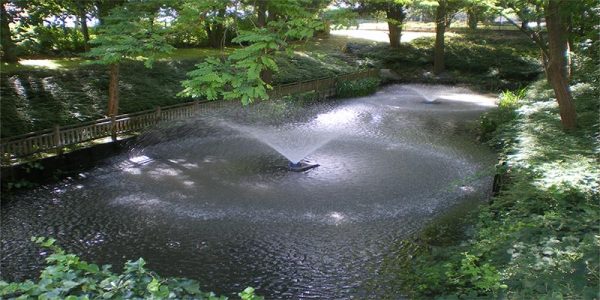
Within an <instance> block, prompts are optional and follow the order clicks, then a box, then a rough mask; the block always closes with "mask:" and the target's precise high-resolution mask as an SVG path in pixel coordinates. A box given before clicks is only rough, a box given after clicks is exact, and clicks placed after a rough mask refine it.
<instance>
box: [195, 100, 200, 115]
mask: <svg viewBox="0 0 600 300" xmlns="http://www.w3.org/2000/svg"><path fill="white" fill-rule="evenodd" d="M194 112H196V113H198V112H200V101H198V100H196V101H194Z"/></svg>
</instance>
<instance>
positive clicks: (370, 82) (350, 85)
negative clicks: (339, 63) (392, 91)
mask: <svg viewBox="0 0 600 300" xmlns="http://www.w3.org/2000/svg"><path fill="white" fill-rule="evenodd" d="M380 84H381V80H379V78H364V79H359V80H351V81H344V82H338V83H337V85H336V97H338V98H350V97H362V96H368V95H371V94H373V93H375V92H376V91H377V87H379V85H380Z"/></svg>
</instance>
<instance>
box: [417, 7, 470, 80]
mask: <svg viewBox="0 0 600 300" xmlns="http://www.w3.org/2000/svg"><path fill="white" fill-rule="evenodd" d="M469 1H476V0H433V1H431V0H423V1H419V2H416V7H417V9H419V10H422V11H432V10H433V11H434V21H435V45H434V49H433V72H434V73H435V74H441V73H442V72H444V71H445V70H446V63H445V60H444V56H445V35H446V29H447V28H448V27H450V24H451V23H452V20H453V19H454V16H455V15H456V13H458V12H459V11H460V10H461V9H463V8H465V6H467V4H468V3H469Z"/></svg>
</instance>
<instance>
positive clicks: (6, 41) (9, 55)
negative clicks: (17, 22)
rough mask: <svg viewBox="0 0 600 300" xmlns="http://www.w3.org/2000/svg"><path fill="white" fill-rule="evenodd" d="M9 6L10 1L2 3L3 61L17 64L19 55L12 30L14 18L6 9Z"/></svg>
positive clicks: (0, 26) (0, 44) (1, 33)
mask: <svg viewBox="0 0 600 300" xmlns="http://www.w3.org/2000/svg"><path fill="white" fill-rule="evenodd" d="M8 5H9V4H8V0H2V2H0V46H1V47H2V60H3V61H5V62H10V63H15V62H17V53H16V47H15V43H14V41H13V38H12V33H11V30H10V23H11V22H12V17H11V16H10V15H9V13H8V11H7V9H6V7H7V6H8Z"/></svg>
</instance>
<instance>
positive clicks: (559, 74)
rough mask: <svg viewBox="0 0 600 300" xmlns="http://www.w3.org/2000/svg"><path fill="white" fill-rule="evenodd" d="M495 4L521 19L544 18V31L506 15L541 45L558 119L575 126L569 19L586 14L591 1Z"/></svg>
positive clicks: (568, 126)
mask: <svg viewBox="0 0 600 300" xmlns="http://www.w3.org/2000/svg"><path fill="white" fill-rule="evenodd" d="M582 3H583V5H582ZM496 4H497V7H495V9H496V10H497V11H498V12H500V13H502V14H503V15H506V12H512V13H514V14H516V15H517V16H518V17H519V18H520V19H521V20H531V19H541V18H542V17H543V18H545V20H546V31H547V33H546V34H545V33H544V31H543V28H542V27H541V26H537V27H535V28H530V27H525V28H524V27H522V26H519V24H517V23H516V22H515V21H513V20H512V19H510V18H507V19H508V21H509V22H510V23H512V24H513V25H514V26H516V27H517V28H519V29H520V30H521V31H522V32H523V33H525V34H526V35H527V36H529V38H530V39H531V40H532V41H533V42H534V43H535V44H536V45H537V46H538V47H539V48H540V51H541V53H542V55H541V60H542V64H543V66H544V70H545V72H546V78H547V80H548V83H549V84H550V85H551V86H552V89H553V90H554V94H555V96H556V101H557V102H558V107H559V112H560V119H561V123H562V125H563V127H564V128H565V129H574V128H575V127H576V126H577V113H576V110H575V104H574V101H573V96H572V95H571V90H570V87H569V73H570V66H569V21H570V20H572V18H573V16H577V15H585V14H586V10H589V9H591V8H592V7H593V5H588V3H586V2H585V1H583V2H579V1H565V0H502V1H498V2H497V3H496ZM587 14H590V12H589V11H588V12H587ZM592 14H593V13H592Z"/></svg>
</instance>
